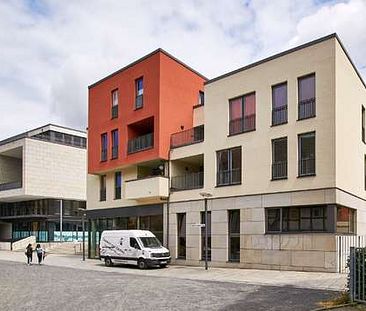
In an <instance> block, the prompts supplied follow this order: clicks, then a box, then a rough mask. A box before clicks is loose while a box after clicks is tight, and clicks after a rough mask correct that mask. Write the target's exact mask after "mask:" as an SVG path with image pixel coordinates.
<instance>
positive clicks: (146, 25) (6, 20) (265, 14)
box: [0, 0, 366, 139]
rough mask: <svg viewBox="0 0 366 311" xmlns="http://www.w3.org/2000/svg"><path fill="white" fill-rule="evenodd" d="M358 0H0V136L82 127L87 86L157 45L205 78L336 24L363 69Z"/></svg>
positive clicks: (365, 37) (363, 11) (365, 71)
mask: <svg viewBox="0 0 366 311" xmlns="http://www.w3.org/2000/svg"><path fill="white" fill-rule="evenodd" d="M365 16H366V0H349V1H348V0H347V1H341V0H329V1H325V0H323V1H321V0H251V1H242V0H231V1H225V0H220V1H219V0H185V1H170V0H154V1H150V0H133V1H120V0H104V1H99V0H75V1H65V0H41V1H39V0H7V1H0V29H2V31H1V32H0V46H1V47H2V48H1V49H0V82H1V83H0V98H1V101H0V139H3V138H6V137H8V136H10V135H14V134H17V133H19V132H22V131H24V130H27V129H31V128H33V127H37V126H40V125H43V124H45V123H50V122H52V123H57V124H61V125H65V126H70V127H75V128H79V129H85V127H86V117H87V86H88V85H89V84H91V83H93V82H95V81H97V80H98V79H100V78H102V77H104V76H105V75H107V74H109V73H111V72H113V71H115V70H117V69H119V68H121V67H123V66H125V65H126V64H128V63H129V62H132V61H134V60H136V59H137V58H139V57H141V56H143V55H145V54H147V53H149V52H151V51H152V50H154V49H156V48H158V47H162V48H164V49H166V50H167V51H168V52H170V53H172V54H173V55H174V56H176V57H177V58H179V59H181V60H182V61H184V62H185V63H187V64H188V65H190V66H191V67H193V68H195V69H196V70H198V71H200V72H201V73H202V74H204V75H205V76H207V77H209V78H213V77H215V76H218V75H221V74H223V73H225V72H228V71H231V70H234V69H236V68H238V67H241V66H244V65H246V64H249V63H251V62H253V61H256V60H259V59H261V58H264V57H268V56H270V55H272V54H274V53H278V52H281V51H283V50H286V49H288V48H291V47H293V46H296V45H299V44H301V43H304V42H307V41H310V40H313V39H316V38H319V37H322V36H324V35H327V34H330V33H333V32H337V33H338V34H339V36H340V37H341V39H342V41H343V43H344V44H345V46H346V48H347V50H348V51H349V53H350V55H351V57H352V59H353V60H354V62H355V63H356V65H357V67H358V68H359V69H360V71H361V74H362V75H363V76H364V77H366V61H365V57H364V55H366V31H365V30H366V19H365V18H364V17H365Z"/></svg>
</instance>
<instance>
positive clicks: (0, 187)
mask: <svg viewBox="0 0 366 311" xmlns="http://www.w3.org/2000/svg"><path fill="white" fill-rule="evenodd" d="M19 188H22V182H21V181H14V182H8V183H4V184H0V191H5V190H12V189H19Z"/></svg>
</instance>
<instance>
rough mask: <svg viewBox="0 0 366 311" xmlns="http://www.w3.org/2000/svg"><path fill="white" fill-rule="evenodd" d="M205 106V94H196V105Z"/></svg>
mask: <svg viewBox="0 0 366 311" xmlns="http://www.w3.org/2000/svg"><path fill="white" fill-rule="evenodd" d="M204 104H205V93H203V92H202V91H199V93H198V105H199V106H203V105H204Z"/></svg>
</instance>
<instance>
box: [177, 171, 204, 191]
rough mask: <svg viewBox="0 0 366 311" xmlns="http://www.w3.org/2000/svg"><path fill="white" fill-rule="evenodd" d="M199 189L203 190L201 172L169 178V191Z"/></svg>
mask: <svg viewBox="0 0 366 311" xmlns="http://www.w3.org/2000/svg"><path fill="white" fill-rule="evenodd" d="M199 188H203V172H197V173H188V174H184V175H182V176H173V177H172V178H171V189H172V190H173V191H177V190H190V189H199Z"/></svg>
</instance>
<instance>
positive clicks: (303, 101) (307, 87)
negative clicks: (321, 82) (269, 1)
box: [298, 74, 315, 120]
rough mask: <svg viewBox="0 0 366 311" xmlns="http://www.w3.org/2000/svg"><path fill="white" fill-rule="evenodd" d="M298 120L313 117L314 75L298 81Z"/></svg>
mask: <svg viewBox="0 0 366 311" xmlns="http://www.w3.org/2000/svg"><path fill="white" fill-rule="evenodd" d="M298 86H299V107H298V112H299V116H298V117H299V120H301V119H306V118H311V117H315V74H311V75H308V76H306V77H302V78H299V79H298Z"/></svg>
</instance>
